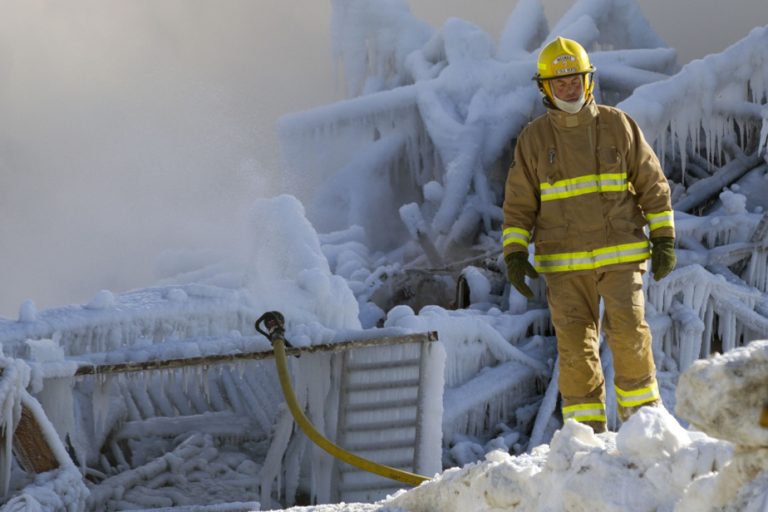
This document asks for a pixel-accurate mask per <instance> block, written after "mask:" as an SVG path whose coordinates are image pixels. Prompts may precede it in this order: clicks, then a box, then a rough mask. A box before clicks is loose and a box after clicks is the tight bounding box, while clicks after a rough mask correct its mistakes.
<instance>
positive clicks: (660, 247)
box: [651, 236, 677, 281]
mask: <svg viewBox="0 0 768 512" xmlns="http://www.w3.org/2000/svg"><path fill="white" fill-rule="evenodd" d="M651 244H652V245H653V248H652V249H651V272H652V273H653V279H654V280H655V281H658V280H660V279H662V278H664V277H666V276H667V275H668V274H669V273H670V272H672V270H673V269H674V268H675V264H676V263H677V256H675V239H674V238H672V237H671V236H660V237H658V238H653V239H651Z"/></svg>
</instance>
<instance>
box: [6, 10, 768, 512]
mask: <svg viewBox="0 0 768 512" xmlns="http://www.w3.org/2000/svg"><path fill="white" fill-rule="evenodd" d="M333 4H334V18H333V36H334V45H335V46H334V48H335V55H336V57H337V59H338V60H339V63H340V64H341V67H342V68H343V70H344V73H345V80H346V86H347V90H348V93H349V98H348V99H347V100H344V101H341V102H338V103H335V104H332V105H327V106H322V107H318V108H316V109H313V110H310V111H307V112H300V113H296V114H290V115H286V116H285V117H284V118H282V120H281V122H280V126H279V131H280V136H281V142H282V146H283V147H282V149H283V152H284V156H285V182H286V186H287V187H289V188H288V189H287V192H290V193H289V194H284V195H280V196H277V197H274V198H271V199H263V200H259V201H257V202H256V203H255V204H254V205H253V208H252V210H251V212H250V215H249V217H248V227H247V230H246V231H245V232H244V233H242V239H243V240H245V241H246V243H244V244H243V246H244V248H243V250H242V251H238V252H236V253H233V254H230V255H229V256H227V257H226V258H220V257H217V256H215V255H213V254H205V255H201V254H200V253H195V254H182V253H179V254H176V255H175V257H173V258H166V261H165V262H164V264H163V268H164V275H165V277H164V278H163V279H162V280H160V281H159V282H158V283H157V286H155V287H152V288H146V289H141V290H134V291H131V292H125V293H113V292H111V291H108V290H104V291H102V292H100V293H99V294H97V295H96V296H95V297H94V298H93V299H92V300H91V301H89V302H88V303H86V304H83V305H71V306H65V307H61V308H53V309H48V310H44V311H38V310H37V308H36V306H35V304H34V303H33V302H32V301H27V302H25V303H24V304H22V305H21V307H20V311H19V317H18V319H2V318H0V343H2V346H3V355H4V356H5V359H4V360H3V361H2V366H3V369H4V370H3V376H2V380H0V405H2V408H1V409H0V410H1V411H2V422H3V428H5V429H13V428H14V427H15V426H16V425H17V424H18V422H19V421H20V414H21V411H22V410H28V411H33V412H34V413H36V414H37V415H38V417H39V419H40V422H41V423H42V425H43V427H44V428H43V430H44V432H43V433H44V435H45V438H46V439H47V440H48V442H49V444H50V445H51V447H52V449H53V453H54V455H55V458H56V460H57V461H58V463H59V469H58V470H55V471H51V472H47V473H43V474H41V475H38V476H37V477H34V475H31V474H29V473H26V472H24V471H22V470H21V467H20V466H19V463H18V462H17V461H16V460H15V459H14V458H13V457H12V456H11V451H12V447H11V438H10V436H7V437H6V439H5V441H6V442H5V443H3V444H2V446H0V461H2V464H1V465H0V482H1V483H2V484H3V486H4V488H5V489H7V490H8V494H7V496H8V498H9V499H8V501H6V502H5V504H4V505H3V507H2V508H0V510H2V511H8V510H14V511H15V510H58V509H68V510H124V509H138V510H140V509H144V510H150V509H152V510H189V511H191V510H197V511H202V510H206V511H219V512H220V511H233V510H259V509H261V510H275V509H278V508H280V507H285V506H288V505H292V504H295V503H298V502H305V503H306V502H329V501H332V498H333V494H334V484H333V481H334V478H335V477H333V474H334V471H335V470H334V462H333V460H332V459H331V458H330V457H329V456H327V455H325V454H324V453H322V452H321V451H320V450H317V449H314V448H313V447H311V446H310V445H309V444H308V443H307V441H306V438H305V437H304V436H303V435H301V434H299V433H298V432H296V431H295V430H294V426H293V422H292V420H291V418H290V416H289V415H288V414H287V413H286V410H285V408H284V406H283V405H282V402H283V400H282V394H281V391H280V390H279V387H278V385H277V379H276V375H275V370H274V366H273V362H272V361H271V360H269V359H259V360H254V361H250V362H245V361H242V362H232V363H224V364H216V365H198V366H196V367H194V368H189V369H166V370H157V371H144V372H132V373H125V374H122V373H121V374H114V375H113V374H102V375H97V376H95V377H94V376H79V377H76V376H75V374H76V372H77V371H78V369H79V368H83V367H88V366H89V365H90V366H92V365H97V364H123V363H134V364H139V365H140V364H149V363H152V362H157V361H165V360H171V359H177V358H195V357H218V356H222V355H226V354H233V353H240V354H243V353H261V352H266V351H269V349H270V346H269V343H268V342H267V341H266V340H265V339H264V338H263V337H261V336H259V335H257V334H256V333H255V332H254V329H253V324H254V321H255V320H256V319H257V318H258V317H259V316H260V315H261V314H262V313H264V312H265V311H270V310H279V311H281V312H282V313H283V314H284V315H285V317H286V319H287V333H286V338H287V340H289V341H290V343H291V344H292V345H294V346H296V347H310V346H315V345H320V344H324V343H338V342H340V341H343V340H348V339H370V338H374V337H382V336H398V335H406V334H413V333H423V332H428V331H436V332H437V333H438V337H439V342H438V343H437V344H436V345H435V347H436V348H434V349H433V350H431V352H430V355H429V358H431V359H429V361H430V362H429V363H427V366H429V365H432V368H435V367H436V366H435V365H438V364H439V365H440V367H441V368H442V373H441V374H440V375H439V376H436V375H434V374H433V375H432V376H431V378H429V379H427V382H422V385H423V386H424V388H425V389H429V390H430V393H429V394H430V396H431V397H432V398H433V402H432V403H428V400H427V401H425V400H423V399H420V401H419V404H420V405H421V406H423V408H424V409H425V410H426V412H425V413H424V417H423V418H421V422H422V424H424V425H430V428H431V430H430V432H431V435H432V437H431V441H433V442H432V443H431V444H430V443H428V442H427V443H425V442H423V441H422V445H421V448H418V449H417V451H419V455H420V457H421V460H422V463H423V464H424V466H423V467H433V466H436V467H437V468H440V467H441V468H442V469H443V470H444V471H443V472H440V473H438V474H437V476H435V478H434V479H432V480H430V481H429V482H426V483H424V484H422V485H421V486H419V487H418V488H416V489H413V490H410V491H407V492H403V491H401V492H400V493H397V494H395V495H393V496H391V497H388V498H386V499H384V500H383V501H380V502H378V503H350V504H334V505H316V506H310V507H305V508H300V507H297V508H293V509H290V510H296V511H298V510H307V511H316V512H321V511H322V512H330V511H341V510H344V511H373V510H377V511H381V512H384V511H387V512H402V511H407V512H418V511H438V510H439V511H441V512H442V511H451V510H456V511H465V510H473V511H475V510H476V511H478V512H482V511H489V512H490V511H501V510H526V511H527V510H530V511H534V510H552V511H555V510H573V511H576V510H595V511H603V510H604V511H614V510H615V511H626V510H629V511H641V510H662V511H672V510H677V511H681V512H693V511H703V510H733V511H736V510H740V511H742V510H745V511H758V510H760V511H762V510H768V502H767V501H766V500H768V494H766V492H765V489H766V488H768V476H767V474H766V473H765V472H764V470H765V469H766V468H768V454H767V452H768V429H763V428H762V427H760V426H759V425H758V419H759V417H760V411H761V409H762V407H763V406H764V404H765V400H766V397H768V370H766V368H768V364H766V363H768V361H766V359H768V342H765V341H755V340H764V339H768V295H767V294H766V292H767V291H768V246H767V244H768V220H767V219H768V217H766V211H768V172H767V170H768V159H766V142H767V140H768V107H766V92H767V91H768V27H757V28H755V29H754V30H753V31H752V32H750V33H749V34H747V35H745V37H744V39H742V40H741V41H739V42H738V43H736V44H735V45H734V46H732V47H730V48H727V49H724V50H723V52H722V53H719V54H715V55H710V56H708V57H706V58H705V59H702V60H698V61H694V62H692V63H690V64H688V65H687V66H685V67H683V68H682V69H680V68H679V67H678V66H677V64H676V62H675V52H674V50H673V49H670V48H667V47H666V46H665V44H664V42H663V41H662V40H661V39H660V38H659V37H658V36H657V35H656V34H655V32H654V31H653V29H652V27H650V26H649V25H648V23H647V22H646V21H645V20H644V18H643V17H642V14H641V13H640V11H639V9H638V6H637V4H636V3H635V2H634V1H632V0H601V1H595V0H581V1H578V2H575V3H574V6H573V7H572V8H571V9H570V10H569V11H568V12H567V13H566V14H565V15H564V16H563V18H562V19H561V20H560V21H559V22H558V23H557V24H556V25H555V26H554V27H552V28H550V27H549V24H548V21H547V20H546V19H545V18H544V15H543V8H542V6H541V5H540V3H539V2H538V1H537V0H520V1H519V2H518V3H517V6H516V7H515V9H514V10H513V12H512V13H511V15H510V18H509V20H508V22H507V25H506V28H505V30H504V31H503V33H502V35H501V37H500V39H499V41H493V40H491V38H490V37H489V36H488V35H487V34H486V33H485V32H484V31H483V30H481V29H479V28H478V27H475V26H473V25H472V24H470V23H468V22H465V21H463V20H458V19H452V20H449V21H447V22H446V23H445V25H444V26H443V27H441V28H439V29H434V28H432V27H430V26H428V25H427V24H425V23H423V22H422V21H420V20H418V19H416V18H414V17H413V16H412V15H411V14H410V12H409V11H408V8H407V6H406V4H405V3H404V2H400V1H391V2H389V1H388V2H380V1H374V0H355V1H349V0H335V1H334V2H333ZM554 35H563V36H566V37H571V38H575V39H577V40H579V41H580V42H582V43H583V44H584V45H585V46H586V47H587V48H588V49H589V50H590V52H591V55H592V56H593V60H594V62H595V64H596V66H597V68H598V74H597V80H598V87H597V89H596V91H597V92H596V94H597V95H598V97H599V99H600V100H601V101H603V102H606V103H610V104H618V105H619V107H621V108H623V109H625V110H626V111H627V112H629V113H630V115H632V116H633V117H634V118H635V119H637V121H638V122H639V123H640V125H641V127H642V128H643V130H644V132H645V134H646V136H647V138H648V139H649V141H651V142H652V143H653V144H654V145H655V147H656V149H657V152H658V153H659V155H660V157H661V158H662V161H663V163H664V166H665V172H666V173H667V175H668V176H669V179H670V182H671V185H672V188H673V195H674V198H673V199H674V200H673V206H674V207H675V210H676V216H675V217H676V226H677V234H678V246H679V247H678V256H679V267H678V269H676V270H675V271H674V272H673V273H672V274H670V276H668V277H667V278H666V279H664V280H662V281H661V282H653V281H649V282H648V283H647V290H648V293H647V296H648V308H647V316H648V321H649V323H650V325H651V328H652V332H653V336H654V357H655V360H656V363H657V367H658V369H659V382H660V385H661V388H662V389H661V392H662V398H663V400H664V404H665V406H666V408H657V409H644V410H641V411H640V412H639V413H638V414H636V415H635V416H633V417H632V418H631V420H630V421H629V422H627V423H626V424H624V425H619V424H618V422H617V420H616V417H615V409H614V404H613V403H609V416H610V420H609V426H610V427H611V428H612V430H613V431H612V432H608V433H605V434H600V435H594V434H593V433H592V431H591V430H590V429H589V428H586V427H584V426H582V425H579V424H576V423H572V422H571V423H568V424H566V425H563V424H562V421H561V419H560V416H559V412H558V407H557V387H556V384H555V383H556V378H554V377H555V376H556V372H557V365H556V354H555V352H554V338H553V336H552V332H551V328H550V326H549V321H548V318H549V317H548V312H547V309H546V301H545V290H544V289H543V283H542V281H541V280H539V281H534V282H532V283H531V286H532V288H533V289H534V292H535V298H534V299H533V300H532V301H530V302H529V301H526V300H525V299H524V298H523V297H521V296H520V295H519V294H518V293H517V292H516V291H515V290H514V289H510V287H509V286H508V285H507V284H506V282H505V279H504V277H503V274H502V273H501V272H500V271H499V270H500V268H502V266H500V256H499V255H500V247H499V239H500V236H499V235H500V221H501V210H500V203H501V194H502V191H503V187H502V186H501V184H502V183H503V180H504V178H505V173H506V169H507V164H508V163H509V150H510V148H511V146H512V144H511V141H513V140H514V138H515V137H516V135H517V133H518V132H519V130H520V129H521V128H522V127H523V126H524V125H525V123H526V122H527V121H528V120H530V119H531V117H532V116H535V115H538V114H540V113H541V112H542V107H541V105H540V102H539V100H538V93H537V91H536V88H535V86H534V85H533V83H532V82H531V80H530V77H531V76H532V75H533V73H534V69H535V58H536V55H537V52H538V48H539V47H540V46H541V45H542V44H543V43H545V42H546V41H548V40H549V39H551V37H552V36H554ZM457 289H458V290H463V291H461V292H459V293H457ZM458 306H461V307H458ZM457 307H458V308H457ZM404 350H405V349H404ZM715 352H721V353H724V355H722V356H717V357H714V358H711V359H707V357H708V356H709V355H710V354H713V353H715ZM403 353H405V352H403ZM409 357H410V356H409ZM602 358H603V363H604V367H605V369H606V379H607V381H609V382H610V380H611V378H612V377H611V370H610V353H609V351H607V349H604V350H603V351H602ZM290 365H291V369H292V373H293V378H294V385H295V387H296V389H297V394H298V395H299V400H300V401H301V402H302V403H303V404H304V405H305V406H306V408H307V413H308V415H309V416H310V418H311V419H312V421H313V422H314V423H315V424H316V425H317V426H318V428H320V429H321V430H324V431H327V432H328V433H329V434H331V433H332V432H333V431H334V430H335V429H336V427H337V421H339V414H338V410H339V408H340V405H339V402H340V401H342V400H341V398H340V397H339V393H340V392H339V391H338V389H339V382H340V380H341V377H340V376H339V371H338V366H336V365H337V360H336V359H334V356H327V355H316V354H315V355H309V354H307V355H302V357H300V358H293V359H292V361H291V363H290ZM398 371H400V370H398ZM403 375H405V377H404V378H410V377H411V376H410V374H408V373H407V371H405V370H404V371H403ZM609 388H610V386H609ZM609 401H611V402H612V399H611V391H610V390H609ZM357 405H360V404H357ZM400 412H401V411H400ZM398 414H399V412H398ZM46 418H47V419H49V420H50V423H49V422H48V421H47V420H46ZM369 419H370V418H369ZM396 419H402V418H396ZM440 426H441V428H440ZM441 435H442V439H441V441H442V446H441V445H440V443H438V442H436V441H440V439H438V438H439V437H440V436H441ZM435 440H436V441H435ZM379 441H380V443H379V444H381V442H382V440H381V439H380V440H379ZM424 446H427V448H425V447H424ZM396 451H397V450H396V449H394V448H393V449H391V450H387V449H385V450H383V452H384V453H383V454H384V455H385V456H386V455H387V454H392V453H395V452H396ZM425 461H427V462H425ZM437 472H438V471H437V469H436V470H435V471H432V472H431V473H430V474H429V475H428V476H430V477H431V476H432V473H437ZM82 474H85V475H86V478H85V479H84V478H83V476H82Z"/></svg>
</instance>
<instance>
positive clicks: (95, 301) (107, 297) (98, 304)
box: [85, 290, 115, 309]
mask: <svg viewBox="0 0 768 512" xmlns="http://www.w3.org/2000/svg"><path fill="white" fill-rule="evenodd" d="M114 305H115V294H114V293H112V292H111V291H109V290H101V291H100V292H99V293H97V294H96V295H95V296H94V297H93V298H92V299H91V300H90V301H89V302H88V304H86V305H85V308H86V309H108V308H111V307H113V306H114Z"/></svg>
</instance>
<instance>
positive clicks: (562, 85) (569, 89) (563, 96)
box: [549, 75, 583, 102]
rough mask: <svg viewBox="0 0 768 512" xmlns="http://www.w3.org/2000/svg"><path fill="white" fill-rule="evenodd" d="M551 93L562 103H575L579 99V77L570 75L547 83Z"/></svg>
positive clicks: (580, 85)
mask: <svg viewBox="0 0 768 512" xmlns="http://www.w3.org/2000/svg"><path fill="white" fill-rule="evenodd" d="M549 83H550V86H551V87H552V93H553V94H554V95H555V96H556V97H557V98H558V99H560V100H563V101H568V102H572V101H577V100H578V99H579V97H581V89H582V86H583V84H582V79H581V75H571V76H566V77H563V78H553V79H552V80H550V81H549Z"/></svg>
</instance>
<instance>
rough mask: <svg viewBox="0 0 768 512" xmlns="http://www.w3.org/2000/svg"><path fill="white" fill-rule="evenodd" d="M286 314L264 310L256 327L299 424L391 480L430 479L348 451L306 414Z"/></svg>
mask: <svg viewBox="0 0 768 512" xmlns="http://www.w3.org/2000/svg"><path fill="white" fill-rule="evenodd" d="M262 323H263V324H264V325H265V327H266V331H264V330H262V329H260V328H259V325H260V324H262ZM284 325H285V323H284V319H283V315H282V314H280V313H279V312H277V311H271V312H268V313H265V314H263V315H262V316H261V317H260V318H259V319H258V320H257V321H256V330H257V331H259V332H260V333H261V334H263V335H264V336H266V337H267V339H269V341H270V342H271V343H272V347H273V348H274V351H275V363H276V365H277V374H278V376H279V377H280V387H281V388H282V389H283V395H285V401H286V403H287V404H288V409H290V411H291V414H292V415H293V419H294V420H295V421H296V424H297V425H299V427H301V430H302V431H303V432H304V434H306V436H307V437H308V438H310V439H311V440H312V442H314V443H315V444H316V445H317V446H319V447H320V448H322V449H323V450H325V451H326V452H328V453H329V454H331V455H332V456H334V457H335V458H337V459H339V460H342V461H344V462H346V463H347V464H350V465H352V466H355V467H357V468H359V469H362V470H363V471H367V472H369V473H375V474H377V475H380V476H383V477H386V478H389V479H391V480H397V481H398V482H403V483H405V484H408V485H412V486H414V487H415V486H417V485H419V484H420V483H422V482H425V481H427V480H430V478H428V477H426V476H424V475H419V474H416V473H411V472H409V471H403V470H401V469H397V468H393V467H391V466H387V465H384V464H379V463H376V462H373V461H371V460H368V459H365V458H363V457H359V456H357V455H355V454H354V453H351V452H348V451H347V450H345V449H344V448H341V447H340V446H338V445H336V444H334V443H333V442H332V441H330V440H329V439H328V438H326V437H325V436H323V435H322V434H321V433H320V432H318V430H317V429H316V428H315V427H314V425H312V422H310V421H309V418H307V416H306V415H305V414H304V411H303V410H302V408H301V406H300V405H299V401H298V400H297V399H296V394H295V393H294V392H293V386H292V385H291V377H290V375H289V374H288V363H287V361H286V356H285V344H286V341H285V335H284V333H285V328H284Z"/></svg>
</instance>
